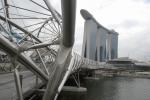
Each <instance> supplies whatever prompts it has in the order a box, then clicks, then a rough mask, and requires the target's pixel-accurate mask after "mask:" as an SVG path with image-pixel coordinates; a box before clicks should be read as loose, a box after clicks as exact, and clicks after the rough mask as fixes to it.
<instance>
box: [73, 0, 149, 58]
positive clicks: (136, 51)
mask: <svg viewBox="0 0 150 100" xmlns="http://www.w3.org/2000/svg"><path fill="white" fill-rule="evenodd" d="M81 9H86V10H88V11H89V12H90V13H91V14H92V15H93V16H94V17H95V18H96V19H97V21H98V22H99V23H100V24H102V25H103V26H104V27H106V28H108V29H114V30H115V31H117V32H118V33H119V47H118V54H119V57H127V56H129V57H131V58H133V59H138V60H150V0H78V1H77V19H76V42H75V47H74V49H75V51H77V52H79V53H81V48H82V40H83V31H84V19H83V18H82V17H81V15H80V10H81Z"/></svg>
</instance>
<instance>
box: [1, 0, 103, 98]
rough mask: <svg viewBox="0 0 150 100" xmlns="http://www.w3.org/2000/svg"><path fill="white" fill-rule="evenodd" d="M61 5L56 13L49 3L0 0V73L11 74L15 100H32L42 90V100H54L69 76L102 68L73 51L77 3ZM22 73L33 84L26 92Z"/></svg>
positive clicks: (43, 0) (68, 0) (68, 1)
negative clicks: (27, 74)
mask: <svg viewBox="0 0 150 100" xmlns="http://www.w3.org/2000/svg"><path fill="white" fill-rule="evenodd" d="M60 2H61V11H60V12H59V11H57V8H55V7H54V6H53V2H51V1H50V0H39V1H35V0H1V5H0V53H1V55H0V63H1V64H0V70H1V71H2V72H3V73H13V75H14V81H15V88H16V92H15V91H14V92H15V97H16V99H18V100H32V98H33V97H34V96H35V95H36V93H35V91H34V90H37V89H39V90H40V89H41V90H42V89H44V94H43V99H42V100H53V99H55V100H56V99H57V97H58V95H59V93H60V92H61V90H62V88H63V86H64V84H65V82H66V80H67V79H68V77H69V76H70V75H71V74H72V73H75V72H77V71H79V70H80V69H82V68H90V66H95V68H99V67H104V64H103V63H99V62H96V61H93V60H89V59H87V58H84V57H81V56H80V55H79V54H77V53H76V52H74V51H73V45H74V34H75V19H76V0H61V1H60ZM24 71H29V72H30V73H32V74H33V75H34V78H33V79H35V80H36V82H35V84H32V86H31V87H30V88H29V89H28V90H24V86H22V85H23V84H26V83H28V82H29V81H21V78H20V76H21V73H23V72H24Z"/></svg>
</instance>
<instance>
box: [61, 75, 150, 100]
mask: <svg viewBox="0 0 150 100" xmlns="http://www.w3.org/2000/svg"><path fill="white" fill-rule="evenodd" d="M86 87H87V88H88V91H87V93H86V94H72V93H67V94H64V95H63V96H61V97H60V98H59V100H150V79H140V78H125V77H124V78H123V77H122V78H121V77H117V78H104V79H100V80H86Z"/></svg>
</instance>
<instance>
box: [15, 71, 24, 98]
mask: <svg viewBox="0 0 150 100" xmlns="http://www.w3.org/2000/svg"><path fill="white" fill-rule="evenodd" d="M14 78H15V84H16V90H17V95H18V99H19V100H23V93H22V88H21V81H20V77H19V72H18V70H17V69H15V70H14Z"/></svg>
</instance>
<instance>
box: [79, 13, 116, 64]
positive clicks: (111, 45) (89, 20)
mask: <svg viewBox="0 0 150 100" xmlns="http://www.w3.org/2000/svg"><path fill="white" fill-rule="evenodd" d="M81 15H82V17H83V18H84V19H85V23H84V36H83V45H82V56H84V57H85V58H89V59H92V60H95V61H100V62H103V61H108V60H111V59H115V58H117V57H118V33H117V32H115V31H114V30H108V29H107V28H105V27H103V26H102V25H101V24H99V23H98V22H97V21H96V19H95V18H94V17H93V16H92V15H91V14H90V13H89V12H88V11H86V10H81Z"/></svg>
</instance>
